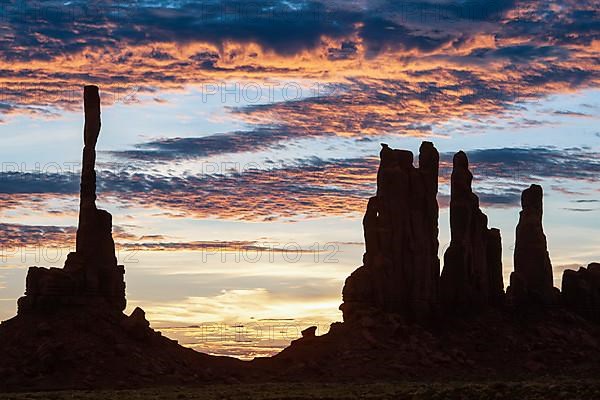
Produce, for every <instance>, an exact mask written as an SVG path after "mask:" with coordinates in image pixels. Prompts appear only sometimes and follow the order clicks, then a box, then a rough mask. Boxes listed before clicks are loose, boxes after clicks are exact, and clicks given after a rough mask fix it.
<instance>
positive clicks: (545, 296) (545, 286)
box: [508, 185, 558, 305]
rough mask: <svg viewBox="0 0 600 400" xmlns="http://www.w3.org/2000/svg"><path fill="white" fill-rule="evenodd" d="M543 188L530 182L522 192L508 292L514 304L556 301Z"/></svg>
mask: <svg viewBox="0 0 600 400" xmlns="http://www.w3.org/2000/svg"><path fill="white" fill-rule="evenodd" d="M543 196H544V194H543V190H542V187H541V186H540V185H531V186H530V187H529V188H528V189H525V190H524V191H523V193H522V194H521V208H522V211H521V213H520V214H519V223H518V225H517V230H516V240H515V252H514V268H515V270H514V272H513V273H512V274H511V276H510V287H509V288H508V295H509V298H510V300H511V302H512V303H513V304H515V305H519V304H520V305H525V304H538V305H539V304H542V305H553V304H556V303H557V301H558V289H555V288H554V283H553V276H552V263H551V262H550V255H549V253H548V245H547V242H546V235H545V234H544V228H543V227H542V214H543V206H542V199H543Z"/></svg>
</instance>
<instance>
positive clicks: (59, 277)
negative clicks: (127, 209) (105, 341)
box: [18, 86, 126, 314]
mask: <svg viewBox="0 0 600 400" xmlns="http://www.w3.org/2000/svg"><path fill="white" fill-rule="evenodd" d="M84 110H85V127H84V148H83V167H82V173H81V195H80V196H81V197H80V210H79V226H78V229H77V246H76V252H74V253H70V254H69V255H68V256H67V260H66V262H65V266H64V268H63V269H58V268H38V267H32V268H30V269H29V272H28V274H27V281H26V290H25V296H24V297H22V298H21V299H19V302H18V305H19V307H18V313H19V314H22V313H28V312H37V311H47V310H51V309H55V308H57V307H65V306H93V307H96V308H98V309H104V308H107V309H114V310H116V311H123V310H124V309H125V306H126V300H125V282H124V280H123V275H124V273H125V269H124V267H123V266H122V265H117V258H116V256H115V243H114V241H113V238H112V216H111V215H110V214H109V213H108V212H107V211H104V210H100V209H97V208H96V172H95V170H94V168H95V163H96V142H97V140H98V136H99V134H100V125H101V123H100V95H99V93H98V88H97V87H96V86H86V87H85V88H84Z"/></svg>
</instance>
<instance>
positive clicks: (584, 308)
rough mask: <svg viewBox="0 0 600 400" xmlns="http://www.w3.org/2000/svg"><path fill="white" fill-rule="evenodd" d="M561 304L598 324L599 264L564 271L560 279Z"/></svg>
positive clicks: (599, 314) (599, 319) (599, 295)
mask: <svg viewBox="0 0 600 400" xmlns="http://www.w3.org/2000/svg"><path fill="white" fill-rule="evenodd" d="M562 302H563V304H564V305H565V306H566V307H567V308H569V309H571V310H573V311H575V312H576V313H578V314H580V315H581V316H583V317H585V318H588V319H590V320H592V321H596V322H600V264H599V263H591V264H590V265H588V267H587V268H585V267H581V268H579V270H578V271H573V270H570V269H568V270H566V271H565V272H564V273H563V277H562Z"/></svg>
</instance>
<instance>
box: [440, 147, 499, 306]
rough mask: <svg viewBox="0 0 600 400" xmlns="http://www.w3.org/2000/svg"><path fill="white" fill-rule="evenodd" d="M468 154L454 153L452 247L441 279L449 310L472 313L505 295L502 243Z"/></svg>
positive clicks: (444, 300) (445, 257) (442, 297)
mask: <svg viewBox="0 0 600 400" xmlns="http://www.w3.org/2000/svg"><path fill="white" fill-rule="evenodd" d="M472 181H473V175H472V174H471V172H470V171H469V161H468V159H467V155H466V154H465V153H464V152H462V151H460V152H458V153H456V154H455V155H454V160H453V169H452V176H451V193H450V196H451V197H450V235H451V241H450V246H449V247H448V249H447V250H446V252H445V254H444V269H443V271H442V275H441V279H440V293H441V304H442V306H443V308H444V309H446V310H448V311H450V312H459V313H462V312H472V311H477V310H481V309H482V308H485V307H486V306H489V305H498V304H499V303H500V302H501V301H502V298H503V296H504V282H503V278H502V243H501V238H500V231H499V230H498V229H488V227H487V224H488V220H487V216H486V215H485V214H484V213H483V212H482V211H481V210H480V209H479V198H478V197H477V195H475V194H474V193H473V189H472V187H471V183H472Z"/></svg>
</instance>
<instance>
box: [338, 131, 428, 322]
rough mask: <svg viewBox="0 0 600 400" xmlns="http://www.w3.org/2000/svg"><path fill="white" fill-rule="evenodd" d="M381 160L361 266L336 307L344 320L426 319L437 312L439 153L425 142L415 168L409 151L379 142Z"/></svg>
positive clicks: (366, 218) (366, 219)
mask: <svg viewBox="0 0 600 400" xmlns="http://www.w3.org/2000/svg"><path fill="white" fill-rule="evenodd" d="M380 158H381V161H380V165H379V171H378V173H377V195H376V196H374V197H372V198H370V199H369V202H368V205H367V210H366V213H365V216H364V219H363V228H364V235H365V247H366V252H365V254H364V256H363V266H361V267H360V268H358V269H357V270H356V271H354V272H353V273H352V274H351V275H350V277H348V278H347V279H346V283H345V285H344V289H343V304H342V305H341V306H340V309H341V310H342V312H343V314H344V320H345V321H355V320H358V319H360V318H361V316H362V315H365V314H366V315H369V314H371V313H373V312H375V313H376V312H385V313H396V314H400V315H403V316H404V317H406V318H407V319H408V320H418V321H426V320H429V319H431V318H432V317H433V316H434V315H435V313H436V311H437V309H438V282H439V259H438V256H437V252H438V239H437V237H438V204H437V198H436V196H437V188H438V165H439V154H438V152H437V150H436V149H435V147H434V146H433V144H432V143H430V142H423V144H422V145H421V148H420V150H419V167H418V168H415V167H414V166H413V154H412V153H411V152H409V151H406V150H393V149H391V148H389V147H388V146H387V145H386V144H383V145H382V149H381V152H380Z"/></svg>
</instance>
